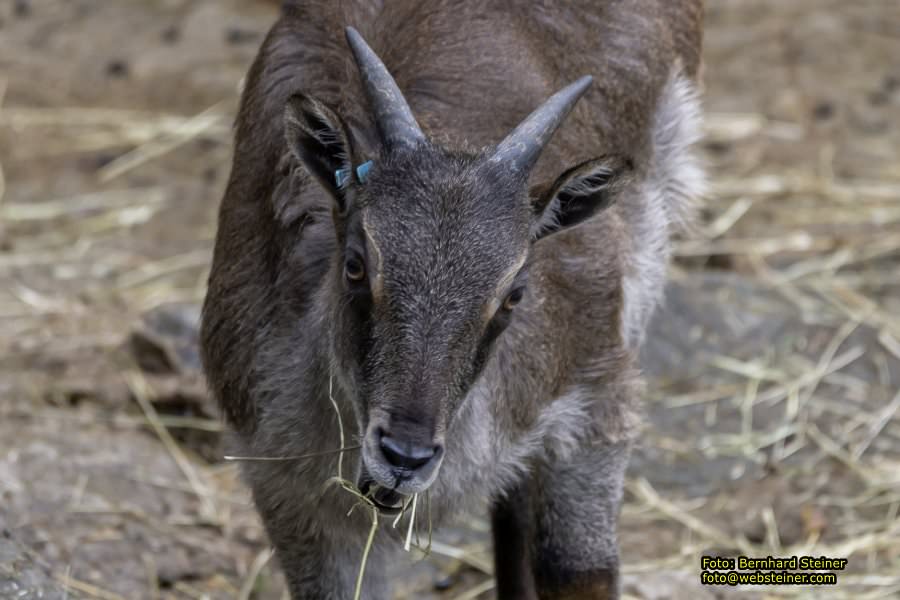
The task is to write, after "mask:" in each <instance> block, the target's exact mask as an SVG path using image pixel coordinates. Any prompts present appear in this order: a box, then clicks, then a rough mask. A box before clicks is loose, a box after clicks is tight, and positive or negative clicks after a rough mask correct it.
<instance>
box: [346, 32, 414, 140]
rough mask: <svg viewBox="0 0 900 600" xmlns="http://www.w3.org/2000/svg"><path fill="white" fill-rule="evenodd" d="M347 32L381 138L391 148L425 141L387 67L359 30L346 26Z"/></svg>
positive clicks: (348, 41)
mask: <svg viewBox="0 0 900 600" xmlns="http://www.w3.org/2000/svg"><path fill="white" fill-rule="evenodd" d="M346 32H347V43H348V44H350V50H352V51H353V58H354V59H355V60H356V65H357V66H358V67H359V73H360V75H361V76H362V82H363V88H364V89H365V91H366V97H367V98H368V99H369V104H370V105H371V108H372V111H373V112H374V113H375V124H376V126H377V127H378V132H379V133H380V134H381V140H382V141H383V142H384V143H385V145H386V146H388V147H389V148H394V147H397V146H404V145H405V146H415V145H417V144H418V143H419V142H422V141H424V140H425V134H424V133H422V129H421V128H420V127H419V124H418V123H417V122H416V118H415V117H414V116H413V114H412V110H410V108H409V104H407V103H406V98H404V97H403V94H402V93H401V92H400V88H398V87H397V82H396V81H394V78H393V77H391V74H390V73H389V72H388V70H387V67H385V66H384V63H383V62H381V59H380V58H378V56H377V55H376V54H375V52H373V51H372V49H371V48H370V47H369V45H368V44H367V43H366V41H365V40H364V39H363V38H362V36H361V35H359V32H358V31H356V29H354V28H353V27H347V30H346Z"/></svg>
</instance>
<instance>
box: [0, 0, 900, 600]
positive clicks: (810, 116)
mask: <svg viewBox="0 0 900 600" xmlns="http://www.w3.org/2000/svg"><path fill="white" fill-rule="evenodd" d="M707 4H708V11H707V28H706V42H705V64H706V66H705V84H706V97H705V105H706V110H707V137H706V140H705V142H704V144H703V152H704V154H705V157H706V159H707V162H708V165H709V172H710V174H711V177H712V180H713V188H712V193H711V195H710V199H709V202H708V205H707V207H706V209H705V210H704V215H703V222H702V224H701V226H700V228H699V230H698V232H697V235H696V236H695V237H694V238H693V239H690V240H684V241H682V242H680V243H679V245H678V259H677V264H676V267H675V269H674V271H675V272H674V274H673V282H672V284H671V286H670V290H669V293H668V303H667V307H666V308H665V309H664V310H663V311H661V313H660V314H659V315H658V318H657V319H656V321H655V323H654V325H653V330H652V332H651V334H650V335H649V336H648V347H647V349H646V352H645V356H644V357H643V366H644V368H645V370H646V372H647V373H648V376H649V381H650V389H649V394H648V398H647V402H646V412H647V427H646V430H645V432H644V434H643V437H642V439H641V442H640V445H639V448H638V449H637V451H636V456H635V458H634V461H633V464H632V468H631V471H630V476H629V479H628V484H627V488H626V503H625V506H624V509H623V513H622V519H621V539H622V552H623V563H624V573H625V578H624V594H625V597H626V598H631V599H636V598H640V599H663V598H691V599H693V600H702V599H709V598H718V597H731V596H737V595H740V596H744V597H749V598H788V597H790V598H795V597H798V598H854V599H869V598H873V599H874V598H896V597H900V517H898V513H900V393H898V390H900V318H898V315H900V294H898V291H900V2H897V0H859V1H855V2H846V1H843V0H791V1H790V2H785V1H783V0H708V3H707ZM276 15H277V3H276V2H271V1H263V0H194V1H191V0H116V1H110V0H106V1H103V0H2V2H0V169H2V170H0V534H2V535H0V597H3V598H6V597H10V598H11V597H16V598H18V597H24V598H30V597H37V594H38V592H41V593H43V597H44V598H65V597H68V598H77V597H84V598H97V599H102V600H109V599H119V598H242V599H246V598H261V599H262V598H265V599H268V598H273V599H277V598H281V597H283V586H282V581H281V578H280V575H279V574H278V572H277V569H276V568H275V566H274V561H271V562H270V561H269V552H268V549H267V545H266V542H265V539H264V536H263V533H262V531H261V529H260V526H259V522H258V520H257V517H256V515H255V513H254V512H253V509H252V507H251V506H250V504H249V498H248V494H247V492H246V490H245V489H244V488H243V487H242V486H241V484H240V483H239V481H238V479H237V475H236V468H235V466H234V465H233V464H230V463H226V462H223V461H222V452H221V448H220V434H221V426H220V422H219V419H218V415H217V413H216V409H215V407H214V406H213V405H212V404H211V403H210V402H209V400H208V399H207V397H206V395H205V391H204V388H203V383H202V379H201V377H200V375H199V371H198V367H199V365H198V359H197V354H196V346H195V344H196V340H195V336H196V329H195V328H196V318H197V313H198V306H199V303H200V302H201V300H202V297H203V294H204V285H205V281H206V277H207V265H208V262H209V258H210V251H211V247H212V241H213V237H214V233H215V219H216V211H217V206H218V202H219V199H220V198H221V195H222V192H223V190H224V185H225V182H226V179H227V176H228V171H229V168H230V164H229V161H230V152H231V131H230V126H231V122H232V119H233V116H234V111H235V108H236V104H237V97H238V89H239V82H240V80H241V78H242V76H243V75H244V73H245V71H246V69H247V67H248V66H249V63H250V61H251V60H252V58H253V56H254V54H255V51H256V49H257V47H258V46H259V44H260V43H261V41H262V38H263V36H264V35H265V32H266V31H267V29H268V27H269V26H270V25H271V23H272V22H273V20H274V19H275V17H276ZM435 539H436V542H437V543H436V544H435V547H434V551H433V553H432V554H431V556H429V557H428V558H427V559H425V560H421V561H420V560H419V558H420V557H418V556H411V557H409V558H406V557H403V559H402V560H401V561H399V563H398V566H397V572H396V581H397V590H398V597H399V598H422V599H437V598H440V599H444V598H447V599H458V600H464V599H474V598H484V599H487V598H492V597H493V595H492V591H491V587H492V586H491V582H490V578H489V572H490V546H489V535H488V528H487V522H486V520H485V519H484V517H483V516H479V515H475V516H473V517H472V518H468V519H465V520H461V521H460V522H459V523H458V526H455V527H452V528H450V529H449V530H447V531H441V532H439V533H438V534H437V535H436V538H435ZM711 553H718V554H722V555H737V554H746V555H752V556H766V555H774V556H780V555H793V554H811V555H816V556H819V555H826V556H831V557H847V558H849V559H850V563H849V566H848V569H847V571H845V572H842V573H840V574H839V585H838V586H837V587H834V588H828V589H816V588H790V587H782V588H777V587H773V588H758V587H757V588H753V589H736V588H724V589H722V588H711V587H703V586H701V585H700V584H699V556H700V555H701V554H711Z"/></svg>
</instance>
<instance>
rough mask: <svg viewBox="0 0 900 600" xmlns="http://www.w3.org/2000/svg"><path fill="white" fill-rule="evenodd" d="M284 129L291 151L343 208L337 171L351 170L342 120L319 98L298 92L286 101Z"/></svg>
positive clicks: (342, 196) (347, 171)
mask: <svg viewBox="0 0 900 600" xmlns="http://www.w3.org/2000/svg"><path fill="white" fill-rule="evenodd" d="M284 129H285V136H286V138H287V145H288V148H289V149H290V151H291V152H292V153H293V154H294V156H295V157H297V159H298V160H299V161H300V162H301V163H303V165H304V166H305V167H306V170H307V171H309V173H310V174H311V175H312V176H314V177H315V178H316V179H317V180H318V181H319V183H320V184H321V185H322V187H324V188H325V190H326V191H327V192H328V193H330V194H331V195H332V196H333V197H334V199H335V201H336V202H337V205H338V210H339V211H340V212H341V213H343V212H345V210H346V209H347V206H346V204H347V202H346V198H345V194H344V192H345V190H344V189H343V186H342V184H341V181H339V179H340V178H339V176H338V174H337V172H338V171H343V172H346V173H349V172H350V156H351V154H352V148H351V146H350V136H349V133H348V130H347V127H346V126H345V125H344V122H343V121H342V120H341V118H340V117H338V116H337V114H335V113H334V111H332V110H331V109H330V108H328V107H327V106H326V105H325V104H323V103H322V102H319V101H318V100H316V99H315V98H312V97H310V96H305V95H303V94H297V95H295V96H292V97H291V98H290V99H289V100H288V102H287V107H286V108H285V112H284Z"/></svg>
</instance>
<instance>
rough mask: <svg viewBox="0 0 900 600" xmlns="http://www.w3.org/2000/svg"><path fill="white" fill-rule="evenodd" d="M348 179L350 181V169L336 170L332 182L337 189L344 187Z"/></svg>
mask: <svg viewBox="0 0 900 600" xmlns="http://www.w3.org/2000/svg"><path fill="white" fill-rule="evenodd" d="M348 179H350V169H338V170H337V171H335V172H334V181H335V183H337V186H338V187H339V188H340V187H344V184H345V183H347V180H348Z"/></svg>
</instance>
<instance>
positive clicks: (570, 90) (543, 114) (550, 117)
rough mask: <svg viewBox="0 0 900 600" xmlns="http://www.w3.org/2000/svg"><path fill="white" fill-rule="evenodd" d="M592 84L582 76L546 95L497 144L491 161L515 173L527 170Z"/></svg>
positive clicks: (589, 77)
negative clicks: (532, 110) (537, 105)
mask: <svg viewBox="0 0 900 600" xmlns="http://www.w3.org/2000/svg"><path fill="white" fill-rule="evenodd" d="M593 81H594V78H593V77H591V76H590V75H585V76H584V77H582V78H581V79H579V80H578V81H576V82H574V83H571V84H569V85H568V86H566V87H564V88H563V89H561V90H560V91H558V92H556V93H555V94H553V95H552V96H550V98H548V99H547V101H546V102H544V103H543V104H542V105H541V106H539V107H538V108H537V109H536V110H535V111H534V112H533V113H531V114H530V115H528V116H527V117H526V118H525V120H524V121H522V122H521V123H519V125H518V127H516V128H515V129H513V131H512V133H510V134H509V135H508V136H506V139H504V140H503V141H502V142H500V144H499V145H498V146H497V149H496V150H495V151H494V155H493V156H492V157H491V161H492V162H503V163H507V164H508V165H510V167H511V168H512V169H513V170H515V171H520V172H524V173H527V172H528V171H530V170H531V167H533V166H534V163H535V162H537V159H538V157H539V156H540V155H541V152H542V151H543V150H544V146H546V145H547V142H549V141H550V138H551V137H552V136H553V133H554V132H555V131H556V130H557V128H558V127H559V126H560V125H561V124H562V122H563V119H565V118H566V116H567V115H568V114H569V112H570V111H571V110H572V108H573V107H574V106H575V103H576V102H578V100H579V98H581V96H583V95H584V93H585V92H586V91H587V89H588V88H589V87H590V86H591V83H592V82H593Z"/></svg>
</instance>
